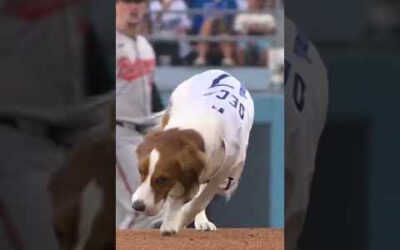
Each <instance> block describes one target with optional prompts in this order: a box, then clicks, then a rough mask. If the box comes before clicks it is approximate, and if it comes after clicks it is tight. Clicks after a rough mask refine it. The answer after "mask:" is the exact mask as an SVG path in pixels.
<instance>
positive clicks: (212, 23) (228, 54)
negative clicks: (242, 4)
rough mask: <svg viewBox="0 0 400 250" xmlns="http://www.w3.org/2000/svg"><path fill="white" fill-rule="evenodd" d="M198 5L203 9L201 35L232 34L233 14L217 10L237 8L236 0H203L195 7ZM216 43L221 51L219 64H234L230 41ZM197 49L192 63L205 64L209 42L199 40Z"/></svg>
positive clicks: (232, 48)
mask: <svg viewBox="0 0 400 250" xmlns="http://www.w3.org/2000/svg"><path fill="white" fill-rule="evenodd" d="M200 6H201V7H202V8H203V9H204V10H205V14H204V15H203V22H202V24H201V28H200V31H199V32H200V35H201V36H212V35H232V34H233V29H232V28H233V21H234V18H235V14H232V13H223V12H219V11H224V10H237V4H236V0H204V1H203V3H202V4H201V5H199V4H198V5H196V7H197V8H198V7H200ZM218 45H219V46H218V47H219V49H220V52H221V53H222V62H221V64H222V65H224V66H232V65H234V60H233V56H234V47H233V44H232V42H229V41H228V42H218ZM197 49H198V57H197V59H196V60H195V62H194V64H195V65H198V66H202V65H205V64H206V63H207V56H208V53H209V51H210V43H209V42H199V43H198V48H197Z"/></svg>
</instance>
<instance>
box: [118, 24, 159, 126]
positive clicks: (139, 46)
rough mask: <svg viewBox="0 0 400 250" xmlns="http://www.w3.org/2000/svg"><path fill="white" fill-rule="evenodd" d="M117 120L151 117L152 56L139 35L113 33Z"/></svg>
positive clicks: (153, 64)
mask: <svg viewBox="0 0 400 250" xmlns="http://www.w3.org/2000/svg"><path fill="white" fill-rule="evenodd" d="M115 42H116V68H115V74H116V99H117V107H116V113H117V117H116V118H117V120H118V119H119V118H125V117H127V118H138V117H146V116H149V115H151V87H152V84H153V75H154V69H155V54H154V50H153V48H152V47H151V45H150V43H149V42H148V41H147V40H146V38H144V37H143V36H140V35H138V36H136V38H131V37H128V36H126V35H124V34H122V33H121V32H119V31H117V32H116V37H115Z"/></svg>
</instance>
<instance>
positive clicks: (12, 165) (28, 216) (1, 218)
mask: <svg viewBox="0 0 400 250" xmlns="http://www.w3.org/2000/svg"><path fill="white" fill-rule="evenodd" d="M0 148H2V149H3V152H8V153H7V154H1V156H0V162H1V164H2V166H1V168H0V176H1V178H2V180H1V181H0V206H1V207H0V210H1V211H0V228H1V229H0V231H3V232H6V236H7V237H6V242H7V243H6V244H5V246H7V245H9V246H13V247H12V248H10V249H16V248H15V247H16V246H22V247H24V249H43V250H46V249H49V250H50V249H57V240H56V238H55V234H54V232H53V222H52V219H51V215H52V207H51V204H50V199H49V194H48V191H47V186H48V182H49V179H50V176H51V174H52V172H53V171H55V170H57V169H58V168H59V167H61V166H62V163H63V160H64V154H63V151H62V149H60V148H59V147H57V146H56V145H55V144H53V143H52V142H51V141H50V140H48V139H46V138H42V137H39V136H33V135H28V134H26V133H24V132H23V131H20V130H17V129H12V128H8V127H5V126H0ZM2 249H6V248H5V247H4V248H3V247H2Z"/></svg>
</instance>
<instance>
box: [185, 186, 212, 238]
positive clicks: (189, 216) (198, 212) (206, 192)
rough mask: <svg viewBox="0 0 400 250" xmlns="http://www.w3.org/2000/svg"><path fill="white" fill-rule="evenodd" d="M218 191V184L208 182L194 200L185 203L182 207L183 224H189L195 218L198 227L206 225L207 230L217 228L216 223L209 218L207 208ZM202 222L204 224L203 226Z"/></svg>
mask: <svg viewBox="0 0 400 250" xmlns="http://www.w3.org/2000/svg"><path fill="white" fill-rule="evenodd" d="M217 192H218V187H217V186H215V185H211V184H208V185H207V186H206V187H205V188H204V189H202V190H201V192H199V194H198V195H197V196H196V197H195V198H194V199H193V200H191V201H190V202H189V203H187V204H185V206H184V207H183V208H182V222H183V225H188V224H190V223H191V222H192V221H193V220H195V227H196V229H201V227H204V228H205V230H216V229H217V228H216V227H215V225H214V224H213V223H211V222H210V221H209V220H208V219H207V216H206V213H205V209H206V207H207V206H208V204H209V203H210V202H211V200H212V199H213V198H214V196H215V194H216V193H217ZM195 217H196V219H195ZM196 222H197V223H196ZM204 223H205V224H206V225H205V224H204ZM196 224H197V226H196ZM200 224H202V225H201V227H200ZM201 230H203V229H201Z"/></svg>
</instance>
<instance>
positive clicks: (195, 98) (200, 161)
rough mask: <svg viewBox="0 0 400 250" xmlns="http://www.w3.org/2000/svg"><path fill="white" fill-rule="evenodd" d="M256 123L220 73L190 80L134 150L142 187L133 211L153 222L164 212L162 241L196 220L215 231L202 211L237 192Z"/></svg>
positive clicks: (249, 106) (246, 100)
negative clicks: (156, 126) (220, 197)
mask: <svg viewBox="0 0 400 250" xmlns="http://www.w3.org/2000/svg"><path fill="white" fill-rule="evenodd" d="M253 120H254V103H253V99H252V97H251V95H250V93H249V92H248V91H247V90H246V88H245V87H244V85H243V84H241V83H240V82H239V81H238V80H237V79H236V78H235V77H233V76H232V75H230V74H228V73H227V72H225V71H222V70H209V71H205V72H203V73H200V74H197V75H194V76H193V77H191V78H189V79H187V80H186V81H184V82H182V83H181V84H179V85H178V86H177V87H176V89H175V90H174V91H173V93H172V95H171V98H170V103H169V106H168V108H167V110H166V112H165V114H164V116H163V118H162V124H161V129H160V130H159V131H155V132H151V133H149V134H147V135H146V136H145V137H144V139H143V141H142V143H141V144H140V145H139V146H138V148H137V150H136V153H137V156H138V158H139V172H140V175H141V184H140V186H139V187H138V189H137V190H136V191H135V192H134V193H133V195H132V208H133V209H134V210H136V211H139V212H142V213H145V214H146V215H147V216H153V215H155V214H158V213H159V212H160V211H161V210H163V214H164V216H163V220H162V224H161V227H160V232H161V234H162V235H174V234H177V233H178V232H179V231H180V230H181V229H182V228H184V227H186V226H187V225H189V224H190V223H192V222H193V220H194V226H195V228H196V229H197V230H202V231H208V230H210V231H213V230H216V226H215V225H214V223H212V222H210V221H209V220H208V218H207V215H206V212H205V209H206V207H207V206H208V204H209V203H210V202H211V201H212V199H213V198H214V197H215V195H217V194H222V195H225V196H226V198H227V200H229V198H230V197H231V195H232V194H233V192H234V191H235V190H236V189H237V186H238V183H239V180H240V176H241V174H242V170H243V166H244V163H245V159H246V151H247V147H248V141H249V135H250V131H251V129H252V126H253Z"/></svg>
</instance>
